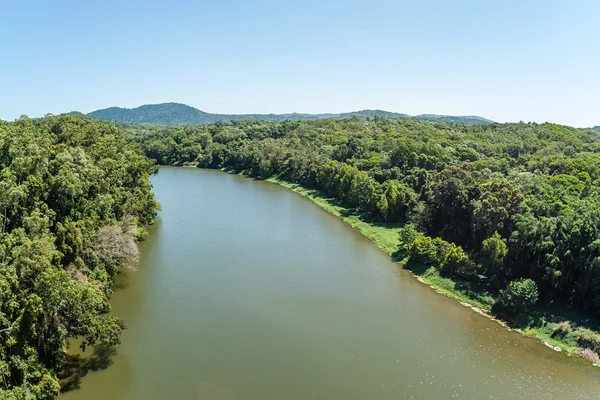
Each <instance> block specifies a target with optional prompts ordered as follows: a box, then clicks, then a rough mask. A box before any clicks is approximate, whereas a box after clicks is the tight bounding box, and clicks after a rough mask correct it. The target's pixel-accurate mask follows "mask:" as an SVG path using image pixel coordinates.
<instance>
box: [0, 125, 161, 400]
mask: <svg viewBox="0 0 600 400" xmlns="http://www.w3.org/2000/svg"><path fill="white" fill-rule="evenodd" d="M151 168H152V162H150V161H149V160H148V159H146V158H145V157H143V156H142V155H141V154H139V152H137V151H136V149H135V148H133V147H132V146H131V145H130V144H128V142H127V141H126V139H125V136H124V134H123V132H122V131H121V130H118V129H116V128H115V127H114V126H110V125H107V124H105V123H101V122H99V121H94V120H90V119H82V118H80V117H76V116H62V117H48V118H44V119H41V120H30V119H21V120H17V121H15V122H13V123H7V122H2V121H0V398H2V399H38V400H42V399H52V398H54V397H56V396H57V395H58V393H59V389H60V387H59V384H58V379H57V373H58V371H59V369H60V368H61V367H62V366H63V365H64V364H65V363H67V361H68V355H67V346H68V344H69V339H72V338H78V339H79V341H80V342H81V343H82V346H83V347H85V346H100V345H106V346H113V345H115V344H116V343H118V342H119V335H120V332H121V330H122V329H123V323H122V322H121V321H120V320H118V319H117V318H116V317H114V316H113V315H111V314H110V306H109V304H108V299H107V296H108V295H109V294H110V290H111V283H112V278H113V277H114V276H115V275H116V274H117V273H118V269H119V268H120V267H129V268H132V267H133V266H134V263H135V260H136V257H137V247H136V240H139V239H141V238H143V236H144V232H145V230H144V226H146V225H148V224H151V223H152V222H153V219H154V216H155V214H156V210H157V203H156V201H155V199H154V195H153V194H152V192H151V185H150V182H149V179H148V176H149V172H150V170H151Z"/></svg>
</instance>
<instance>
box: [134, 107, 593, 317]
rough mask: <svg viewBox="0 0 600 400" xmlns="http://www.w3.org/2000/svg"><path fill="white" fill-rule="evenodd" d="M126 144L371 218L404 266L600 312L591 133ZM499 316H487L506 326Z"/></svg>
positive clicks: (469, 129)
mask: <svg viewBox="0 0 600 400" xmlns="http://www.w3.org/2000/svg"><path fill="white" fill-rule="evenodd" d="M128 134H129V136H130V137H131V138H132V140H134V141H137V142H138V143H139V145H140V147H141V148H142V149H143V151H144V153H145V154H146V155H147V156H148V157H150V158H152V159H154V160H156V161H157V162H158V163H160V164H165V165H184V164H185V165H194V166H198V167H206V168H228V169H232V170H235V171H243V172H245V173H247V174H249V175H252V176H255V177H259V178H269V177H277V178H280V179H284V180H288V181H292V182H297V183H300V184H302V185H304V186H306V187H310V188H318V189H320V190H322V191H324V192H325V193H327V194H328V195H331V196H334V197H336V198H338V199H341V200H342V201H344V202H345V203H346V204H347V205H349V206H351V207H354V208H356V209H357V210H359V211H360V212H362V213H363V215H365V216H367V217H368V218H370V219H371V220H374V221H381V222H388V223H396V224H399V225H406V228H405V231H404V234H405V235H406V237H407V238H410V243H409V244H410V246H408V245H407V246H405V248H404V249H401V250H402V252H403V253H404V254H402V256H406V255H408V256H409V257H410V259H412V260H413V261H418V262H420V263H424V264H426V265H431V266H434V267H435V268H438V269H440V270H441V271H442V272H443V273H445V274H448V275H454V276H460V277H462V278H465V279H470V280H475V281H477V282H480V283H481V284H482V285H485V286H486V287H488V288H490V290H498V289H504V288H505V287H507V285H508V284H509V283H510V282H513V281H515V282H516V281H518V282H521V283H522V285H521V284H515V285H513V286H514V293H521V292H520V291H519V290H517V289H521V288H525V289H526V290H529V289H531V288H533V289H535V291H536V293H533V294H531V295H529V293H526V294H527V296H529V297H528V298H535V299H536V300H537V290H538V289H539V295H540V298H541V299H543V300H544V301H549V300H553V299H560V300H561V301H564V302H565V303H566V304H569V305H570V306H572V307H576V308H579V309H582V310H586V311H587V312H590V313H593V314H596V315H598V314H600V196H599V192H598V188H597V187H598V184H599V183H600V135H599V134H598V132H596V131H594V130H591V129H576V128H571V127H568V126H561V125H555V124H549V123H545V124H536V123H528V124H526V123H517V124H488V125H474V126H460V125H450V124H445V123H440V122H427V121H420V120H415V119H408V120H392V119H381V118H375V119H359V118H353V119H344V120H333V119H328V120H318V121H283V122H261V121H246V122H233V123H228V124H225V123H217V124H213V125H207V126H189V127H171V128H167V127H149V126H147V127H129V128H128ZM409 231H410V232H409ZM523 279H529V280H531V281H533V283H534V284H535V285H534V286H531V284H530V282H529V281H521V280H523ZM507 293H512V292H507ZM524 304H526V303H524ZM501 306H502V303H501V302H500V303H499V304H498V305H497V306H496V310H497V312H498V314H504V315H506V316H507V317H510V315H509V314H511V308H510V307H504V310H503V309H502V307H501ZM512 311H515V312H517V311H520V310H512Z"/></svg>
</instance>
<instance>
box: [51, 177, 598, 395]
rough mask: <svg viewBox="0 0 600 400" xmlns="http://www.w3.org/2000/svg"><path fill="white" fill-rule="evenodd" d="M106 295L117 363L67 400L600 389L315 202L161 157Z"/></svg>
mask: <svg viewBox="0 0 600 400" xmlns="http://www.w3.org/2000/svg"><path fill="white" fill-rule="evenodd" d="M152 181H153V185H154V191H155V193H156V196H157V198H158V200H159V201H160V202H161V203H162V211H161V213H160V214H159V216H158V218H157V220H156V224H155V225H154V226H153V227H151V229H150V234H149V236H148V238H147V240H146V241H145V242H143V243H141V246H140V247H141V255H142V256H141V261H140V265H139V270H138V271H137V272H135V273H127V274H123V275H122V276H120V277H119V279H118V280H117V282H116V286H117V289H116V291H115V294H114V295H113V297H112V300H111V303H112V306H113V311H114V313H115V314H116V315H117V316H119V317H120V318H122V319H123V320H124V321H125V324H126V325H127V330H126V331H125V332H124V333H123V336H122V344H121V346H119V347H118V349H117V353H116V355H115V356H114V357H113V359H112V361H113V363H112V365H111V366H110V367H108V368H106V369H104V370H101V371H98V372H90V373H88V374H87V375H86V376H85V377H84V378H83V380H82V381H81V387H80V389H79V390H75V391H72V392H68V393H65V394H63V395H62V396H61V400H67V399H69V400H80V399H81V400H96V399H98V400H100V399H102V400H125V399H127V400H154V399H156V400H164V399H172V400H177V399H207V400H216V399H219V400H233V399H249V400H268V399H273V400H296V399H298V400H300V399H335V400H337V399H339V400H353V399H361V400H364V399H401V398H402V399H404V398H406V399H411V398H414V399H451V398H458V399H517V398H526V399H566V398H568V399H577V398H581V399H587V398H589V399H597V398H598V397H599V396H600V371H598V369H596V368H595V367H593V366H591V365H589V364H588V363H584V362H583V361H580V360H574V359H571V358H569V357H567V356H566V355H565V354H563V353H557V352H555V351H553V350H551V349H548V348H547V347H545V346H543V345H542V344H541V343H539V342H538V341H536V340H534V339H530V338H525V337H522V336H521V335H519V334H518V333H515V332H510V331H507V330H506V329H504V328H502V327H500V326H499V325H498V324H496V323H494V322H492V321H490V320H488V319H487V318H484V317H482V316H480V315H478V314H476V313H474V312H472V311H471V310H469V309H467V308H465V307H463V306H461V305H460V304H459V303H458V302H456V301H453V300H450V299H448V298H446V297H444V296H442V295H439V294H437V293H436V292H435V291H433V290H431V289H430V288H429V287H427V286H426V285H423V284H421V283H419V282H417V280H416V279H415V278H413V277H412V276H411V275H410V274H409V273H408V272H406V271H404V270H402V269H401V268H399V267H398V265H397V264H396V263H394V262H392V260H390V258H389V257H388V256H387V255H386V254H384V253H383V252H382V251H380V250H379V249H378V248H377V247H376V246H375V245H374V244H372V243H371V242H370V241H369V240H367V239H366V238H364V237H363V236H362V235H360V234H359V233H357V232H355V231H354V230H352V229H351V228H350V227H349V226H348V225H346V224H345V223H343V222H342V221H340V220H339V219H337V218H336V217H334V216H332V215H330V214H328V213H327V212H326V211H324V210H323V209H321V208H320V207H318V206H316V205H315V204H313V203H312V202H311V201H310V200H308V199H306V198H303V197H301V196H299V195H297V194H295V193H293V192H291V191H289V190H287V189H284V188H282V187H280V186H278V185H276V184H272V183H268V182H263V181H256V180H253V179H250V178H245V177H240V176H236V175H228V174H226V173H223V172H220V171H209V170H200V169H188V168H162V169H161V170H160V172H159V173H158V175H156V176H154V177H153V179H152Z"/></svg>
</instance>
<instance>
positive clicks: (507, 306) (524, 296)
mask: <svg viewBox="0 0 600 400" xmlns="http://www.w3.org/2000/svg"><path fill="white" fill-rule="evenodd" d="M538 297H539V294H538V288H537V285H536V284H535V282H534V281H532V280H531V279H519V280H516V281H513V282H511V283H509V285H508V287H507V288H506V289H505V290H503V291H502V292H501V293H500V296H499V297H498V299H497V300H496V302H495V303H494V305H493V306H492V312H493V313H494V314H496V315H498V316H501V317H505V318H514V317H515V316H517V315H518V314H519V313H522V312H526V311H529V310H531V309H532V308H533V306H534V305H535V303H536V302H537V300H538Z"/></svg>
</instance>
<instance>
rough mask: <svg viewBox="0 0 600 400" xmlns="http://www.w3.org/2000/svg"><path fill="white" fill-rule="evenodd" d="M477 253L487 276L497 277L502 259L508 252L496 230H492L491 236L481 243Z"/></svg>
mask: <svg viewBox="0 0 600 400" xmlns="http://www.w3.org/2000/svg"><path fill="white" fill-rule="evenodd" d="M479 254H480V257H481V261H482V264H483V268H484V270H485V271H486V274H487V275H488V276H489V277H494V278H498V275H499V274H500V273H501V271H502V265H503V264H504V259H505V257H506V255H507V254H508V248H507V246H506V243H505V241H504V240H503V239H502V237H501V236H500V234H498V232H494V234H493V235H492V236H490V237H489V238H487V239H486V240H484V241H483V242H482V243H481V251H480V252H479Z"/></svg>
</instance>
